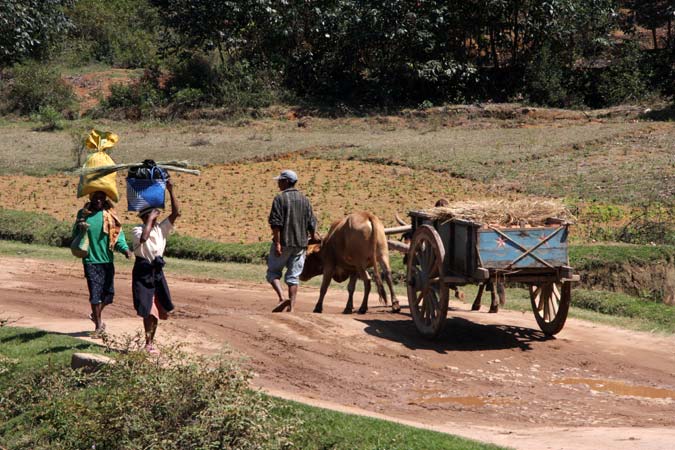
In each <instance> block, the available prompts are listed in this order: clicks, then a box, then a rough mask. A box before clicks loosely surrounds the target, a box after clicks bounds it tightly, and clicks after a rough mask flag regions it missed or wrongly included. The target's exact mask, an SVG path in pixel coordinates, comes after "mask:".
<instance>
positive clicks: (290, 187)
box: [267, 170, 317, 312]
mask: <svg viewBox="0 0 675 450" xmlns="http://www.w3.org/2000/svg"><path fill="white" fill-rule="evenodd" d="M275 180H277V183H278V185H279V190H280V191H281V192H280V193H279V194H277V196H276V197H274V201H273V202H272V210H271V211H270V216H269V224H270V227H271V228H272V247H271V248H270V255H269V257H268V259H267V281H268V282H269V283H270V284H271V285H272V287H273V288H274V291H275V292H276V294H277V296H278V298H279V304H278V305H277V306H276V308H274V310H273V311H274V312H281V311H284V310H288V311H293V308H294V307H295V299H296V297H297V293H298V285H299V284H300V278H299V277H300V274H301V273H302V268H303V266H304V264H305V253H306V250H307V243H308V240H309V237H310V236H311V237H312V238H313V239H317V235H316V217H314V213H313V212H312V205H311V204H310V203H309V200H308V199H307V197H305V196H304V195H303V194H302V193H300V191H298V190H297V189H295V183H297V182H298V176H297V175H296V173H295V172H293V171H292V170H284V171H282V172H281V174H280V175H279V176H278V177H275ZM284 267H285V268H286V275H285V277H284V281H285V282H286V284H287V285H288V298H287V299H284V291H283V289H282V287H281V272H282V270H283V269H284Z"/></svg>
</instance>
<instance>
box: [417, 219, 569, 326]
mask: <svg viewBox="0 0 675 450" xmlns="http://www.w3.org/2000/svg"><path fill="white" fill-rule="evenodd" d="M410 217H411V219H412V231H413V235H412V242H411V243H410V247H409V249H408V252H407V253H408V258H407V260H408V267H407V277H406V278H407V289H408V304H409V305H410V312H411V315H412V317H413V320H414V321H415V325H416V326H417V329H418V330H419V331H420V333H421V334H423V335H424V336H427V337H436V336H437V335H438V333H440V331H441V330H442V329H443V325H444V323H445V318H446V315H447V312H448V298H449V289H450V288H456V287H457V286H463V285H466V284H472V283H476V284H484V283H487V282H490V281H491V282H492V283H493V284H494V285H496V284H497V283H498V282H499V283H501V282H513V283H522V284H526V285H528V288H529V292H530V300H531V304H532V310H533V311H534V316H535V319H536V320H537V324H538V325H539V328H541V330H542V331H543V332H544V333H545V334H547V335H554V334H556V333H558V332H560V330H562V328H563V326H564V325H565V320H566V319H567V313H568V310H569V306H570V300H571V283H572V282H574V281H578V279H579V276H578V275H575V274H574V270H573V269H572V268H571V267H570V266H569V257H568V237H569V224H568V223H567V222H565V221H563V220H560V219H554V218H552V219H549V220H548V221H547V222H546V225H545V226H542V227H537V228H525V227H518V228H502V227H492V226H484V225H483V224H480V223H475V222H468V221H464V220H457V219H452V220H441V219H434V218H432V217H431V216H429V215H428V214H427V213H425V212H424V211H412V212H410Z"/></svg>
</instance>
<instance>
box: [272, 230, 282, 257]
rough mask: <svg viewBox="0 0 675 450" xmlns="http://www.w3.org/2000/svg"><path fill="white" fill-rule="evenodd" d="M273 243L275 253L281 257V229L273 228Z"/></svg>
mask: <svg viewBox="0 0 675 450" xmlns="http://www.w3.org/2000/svg"><path fill="white" fill-rule="evenodd" d="M272 241H274V252H275V253H276V254H277V256H281V228H276V227H274V228H272Z"/></svg>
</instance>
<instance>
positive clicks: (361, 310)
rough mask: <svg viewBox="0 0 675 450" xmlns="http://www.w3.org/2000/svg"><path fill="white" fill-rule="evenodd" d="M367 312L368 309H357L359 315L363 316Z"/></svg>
mask: <svg viewBox="0 0 675 450" xmlns="http://www.w3.org/2000/svg"><path fill="white" fill-rule="evenodd" d="M367 312H368V308H359V314H365V313H367Z"/></svg>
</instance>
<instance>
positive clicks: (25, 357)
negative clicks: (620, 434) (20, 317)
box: [0, 327, 500, 449]
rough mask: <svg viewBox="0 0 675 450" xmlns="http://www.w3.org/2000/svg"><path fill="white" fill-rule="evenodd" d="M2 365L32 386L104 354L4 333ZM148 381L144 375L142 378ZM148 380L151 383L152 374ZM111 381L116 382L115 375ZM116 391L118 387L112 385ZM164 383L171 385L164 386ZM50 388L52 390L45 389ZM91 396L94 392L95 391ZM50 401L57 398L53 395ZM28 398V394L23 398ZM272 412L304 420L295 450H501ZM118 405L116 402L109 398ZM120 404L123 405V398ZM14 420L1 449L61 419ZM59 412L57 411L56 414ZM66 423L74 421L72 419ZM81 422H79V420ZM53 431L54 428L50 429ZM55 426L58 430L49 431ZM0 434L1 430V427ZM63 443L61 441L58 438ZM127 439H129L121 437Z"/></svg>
mask: <svg viewBox="0 0 675 450" xmlns="http://www.w3.org/2000/svg"><path fill="white" fill-rule="evenodd" d="M0 342H1V343H2V346H0V359H2V360H3V361H9V363H8V364H3V367H5V368H6V372H5V373H0V387H3V386H5V387H7V386H9V385H8V383H12V382H17V380H28V379H31V378H32V375H31V374H32V373H35V372H38V371H44V369H45V368H47V367H48V368H50V369H53V370H55V371H56V370H59V369H60V368H61V367H65V366H66V365H67V363H68V361H69V359H70V357H71V355H72V353H73V352H75V351H93V352H99V351H100V348H99V347H95V346H92V345H90V344H89V343H86V342H83V341H81V340H78V339H74V338H72V337H69V336H63V335H58V334H55V333H47V332H43V331H39V330H35V329H29V328H13V327H0ZM146 370H162V371H164V370H165V369H164V368H163V367H162V366H161V365H154V368H153V366H152V365H151V366H148V368H147V369H146ZM143 375H146V374H143ZM147 375H150V378H153V377H152V375H151V374H147ZM109 376H111V377H115V376H116V372H114V371H113V372H112V373H111V374H110V375H109ZM110 381H113V383H112V384H113V385H115V384H116V383H115V382H114V380H110ZM162 381H164V382H166V381H167V380H162ZM47 386H48V387H52V386H49V385H47ZM93 389H97V388H96V387H80V393H79V395H78V396H86V395H87V393H88V392H89V391H92V390H93ZM92 393H93V391H92ZM115 393H118V394H119V395H120V396H123V395H124V394H125V393H124V392H122V391H121V390H120V389H119V388H118V389H117V390H114V391H110V392H109V393H108V394H107V395H108V396H114V395H115ZM49 394H50V396H51V395H54V394H55V393H54V392H50V393H49ZM24 395H26V394H24ZM271 400H272V407H271V409H270V412H271V415H272V417H273V419H277V420H282V421H286V422H289V423H291V424H292V423H294V422H297V421H298V419H299V420H301V422H302V424H301V426H299V427H296V430H295V431H294V432H293V433H292V434H291V435H290V436H289V440H290V442H292V443H293V448H302V449H328V448H330V449H384V448H386V449H497V448H500V447H497V446H493V445H487V444H481V443H478V442H474V441H469V440H466V439H462V438H458V437H455V436H452V435H447V434H443V433H438V432H433V431H427V430H423V429H418V428H413V427H409V426H404V425H399V424H397V423H393V422H388V421H384V420H378V419H372V418H367V417H361V416H356V415H349V414H343V413H339V412H334V411H330V410H326V409H321V408H315V407H311V406H307V405H303V404H300V403H296V402H290V401H285V400H282V399H277V398H272V399H271ZM109 401H112V402H113V403H114V401H115V400H114V398H109ZM119 401H120V402H124V401H125V399H123V398H120V400H119ZM59 402H68V403H65V404H66V405H69V406H68V407H69V408H73V404H74V402H73V401H72V400H70V401H68V400H65V399H62V398H59V396H58V394H56V397H53V398H52V399H51V400H50V405H49V407H50V408H51V407H52V405H58V404H59ZM24 407H28V410H27V411H26V412H23V413H22V414H20V415H18V416H16V417H13V418H11V425H12V427H11V429H7V428H5V429H4V433H3V435H0V444H5V445H6V443H7V442H14V443H18V442H21V441H22V436H21V434H25V435H26V437H28V434H31V435H32V436H31V439H32V441H33V442H35V441H36V440H37V441H38V442H49V434H47V435H46V436H45V435H43V436H42V437H41V438H37V439H36V438H35V436H36V435H39V434H40V433H50V432H54V431H55V430H57V429H58V425H57V424H58V423H59V421H62V420H63V418H61V417H59V416H57V415H53V414H46V415H45V416H44V417H43V418H42V420H41V421H40V422H39V423H31V419H32V417H33V415H35V414H37V415H39V413H37V412H33V411H31V410H30V406H29V405H24ZM57 410H58V409H57ZM45 420H54V422H55V423H54V424H47V423H45V422H44V421H45ZM68 420H73V418H72V417H71V418H70V419H68ZM75 420H77V419H75ZM47 425H50V426H47ZM53 425H56V426H55V427H53V428H52V427H51V426H53ZM0 431H3V427H1V426H0ZM54 437H55V438H59V437H61V436H57V435H55V436H54ZM119 438H120V439H122V440H123V439H125V438H127V439H128V437H127V436H120V437H119ZM3 441H5V442H3Z"/></svg>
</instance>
